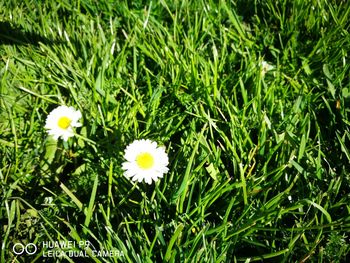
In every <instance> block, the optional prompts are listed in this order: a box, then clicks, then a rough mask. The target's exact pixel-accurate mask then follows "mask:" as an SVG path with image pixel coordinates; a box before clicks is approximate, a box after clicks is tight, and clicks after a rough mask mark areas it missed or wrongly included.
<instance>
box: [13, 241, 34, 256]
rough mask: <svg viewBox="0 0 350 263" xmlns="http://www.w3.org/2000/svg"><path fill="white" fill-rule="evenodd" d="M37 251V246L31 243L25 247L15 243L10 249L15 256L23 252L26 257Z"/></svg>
mask: <svg viewBox="0 0 350 263" xmlns="http://www.w3.org/2000/svg"><path fill="white" fill-rule="evenodd" d="M37 250H38V248H37V246H36V245H35V244H33V243H28V244H27V245H23V244H21V243H16V244H14V245H13V247H12V251H13V253H15V254H16V255H22V254H23V253H24V252H25V253H26V254H27V255H33V254H35V253H36V251H37Z"/></svg>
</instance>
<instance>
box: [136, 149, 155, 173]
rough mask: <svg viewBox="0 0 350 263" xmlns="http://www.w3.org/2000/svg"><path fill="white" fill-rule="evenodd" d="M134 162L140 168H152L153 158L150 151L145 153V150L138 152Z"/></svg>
mask: <svg viewBox="0 0 350 263" xmlns="http://www.w3.org/2000/svg"><path fill="white" fill-rule="evenodd" d="M136 163H137V165H138V166H139V167H140V168H141V169H144V170H147V169H150V168H152V166H153V164H154V159H153V156H152V155H151V154H150V153H147V152H145V153H140V154H139V155H138V156H137V157H136Z"/></svg>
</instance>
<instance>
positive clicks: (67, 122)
mask: <svg viewBox="0 0 350 263" xmlns="http://www.w3.org/2000/svg"><path fill="white" fill-rule="evenodd" d="M71 122H72V120H71V119H69V118H68V117H66V116H63V117H61V118H60V119H59V120H58V123H57V124H58V127H60V128H61V129H67V128H68V127H69V125H70V123H71Z"/></svg>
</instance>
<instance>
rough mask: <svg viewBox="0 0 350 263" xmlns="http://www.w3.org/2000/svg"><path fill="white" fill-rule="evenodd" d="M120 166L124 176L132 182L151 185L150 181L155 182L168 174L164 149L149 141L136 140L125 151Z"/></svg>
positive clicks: (167, 162)
mask: <svg viewBox="0 0 350 263" xmlns="http://www.w3.org/2000/svg"><path fill="white" fill-rule="evenodd" d="M124 158H125V159H126V162H124V163H123V164H122V168H123V170H125V171H124V175H125V176H126V177H128V178H131V179H132V180H133V181H138V182H141V181H142V180H145V182H146V183H148V184H151V183H152V180H154V181H157V180H158V178H161V177H163V174H164V173H166V172H168V170H169V169H168V167H167V165H168V164H169V160H168V156H167V154H166V152H165V149H164V147H158V146H157V143H156V142H153V141H151V140H148V139H147V140H144V139H141V140H136V141H134V142H133V143H131V144H129V145H128V146H127V147H126V149H125V155H124Z"/></svg>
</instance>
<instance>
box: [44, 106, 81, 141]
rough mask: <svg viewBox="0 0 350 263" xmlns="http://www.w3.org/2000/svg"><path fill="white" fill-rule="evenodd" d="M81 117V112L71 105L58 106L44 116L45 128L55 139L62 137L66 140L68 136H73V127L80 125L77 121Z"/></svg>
mask: <svg viewBox="0 0 350 263" xmlns="http://www.w3.org/2000/svg"><path fill="white" fill-rule="evenodd" d="M80 118H81V112H80V111H79V110H75V109H74V108H73V107H67V106H59V107H57V108H56V109H54V110H53V111H51V112H50V114H49V115H48V116H47V118H46V124H45V128H46V129H47V130H48V133H49V134H50V135H52V136H53V138H54V139H55V140H58V138H59V137H62V139H63V140H65V141H67V140H68V138H69V137H72V136H74V132H73V127H80V126H81V124H80V123H78V121H79V119H80Z"/></svg>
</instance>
